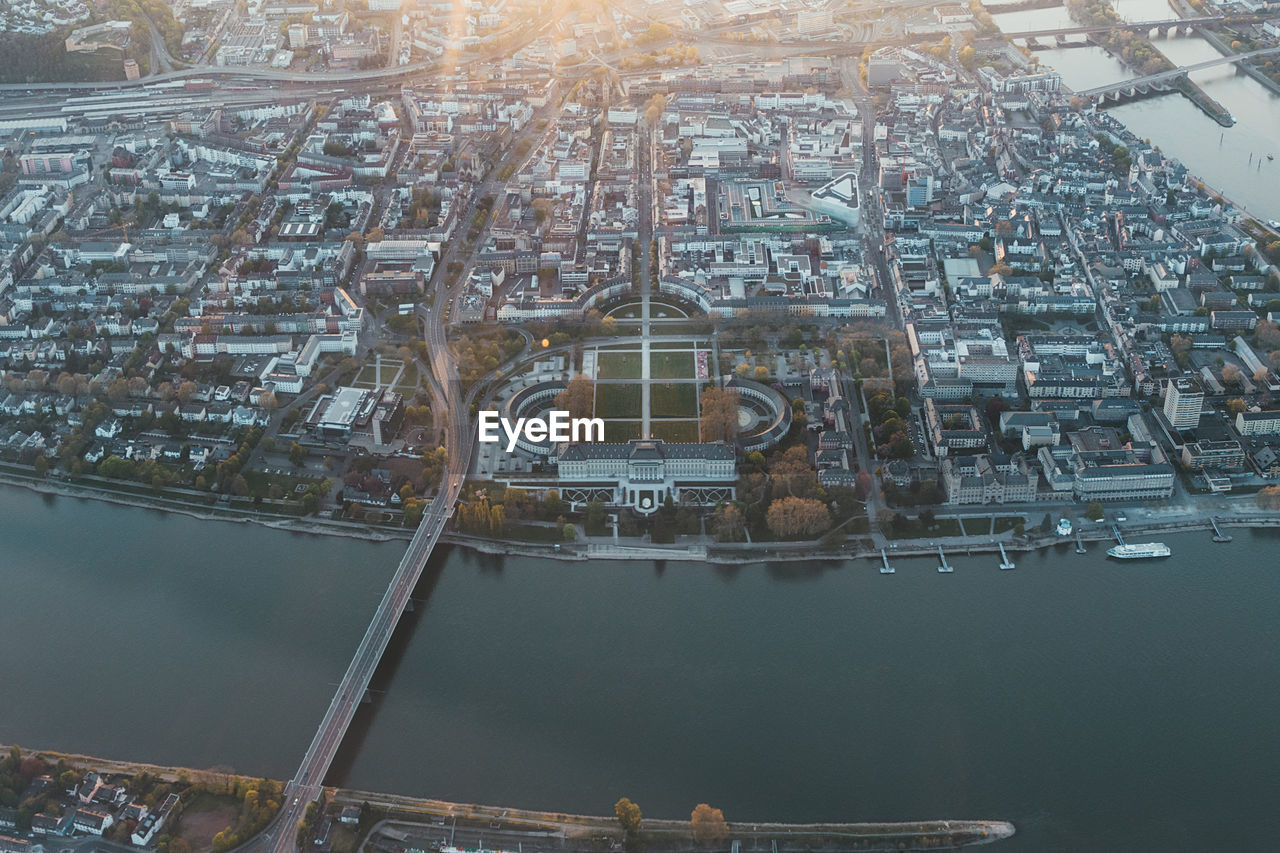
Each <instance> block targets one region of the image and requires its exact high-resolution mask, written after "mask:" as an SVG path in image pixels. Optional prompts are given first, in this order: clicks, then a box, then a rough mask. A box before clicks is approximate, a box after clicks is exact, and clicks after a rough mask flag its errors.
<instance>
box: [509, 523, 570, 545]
mask: <svg viewBox="0 0 1280 853" xmlns="http://www.w3.org/2000/svg"><path fill="white" fill-rule="evenodd" d="M502 536H503V538H505V539H515V540H516V541H519V542H563V541H565V540H564V528H563V527H549V526H547V525H544V524H520V523H513V522H510V521H509V522H507V524H506V526H505V527H504V528H503V530H502Z"/></svg>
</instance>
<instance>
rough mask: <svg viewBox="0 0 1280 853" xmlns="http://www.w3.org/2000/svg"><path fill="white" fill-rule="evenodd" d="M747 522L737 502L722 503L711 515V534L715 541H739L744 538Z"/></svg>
mask: <svg viewBox="0 0 1280 853" xmlns="http://www.w3.org/2000/svg"><path fill="white" fill-rule="evenodd" d="M746 532H747V522H746V519H745V518H743V516H742V510H740V509H738V506H737V504H731V503H724V504H721V505H720V506H718V507H716V511H715V512H714V513H713V514H712V516H711V535H712V536H715V537H716V541H717V542H741V541H742V540H743V539H745V538H746Z"/></svg>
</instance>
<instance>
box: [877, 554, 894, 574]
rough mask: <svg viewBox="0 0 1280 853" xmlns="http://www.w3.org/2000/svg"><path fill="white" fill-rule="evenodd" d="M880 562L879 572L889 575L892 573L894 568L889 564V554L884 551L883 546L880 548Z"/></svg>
mask: <svg viewBox="0 0 1280 853" xmlns="http://www.w3.org/2000/svg"><path fill="white" fill-rule="evenodd" d="M880 562H881V566H880V574H882V575H891V574H893V573H894V571H895V569H894V568H893V566H891V565H889V555H888V554H886V553H885V552H884V549H883V548H881V549H880Z"/></svg>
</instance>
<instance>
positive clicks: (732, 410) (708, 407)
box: [700, 386, 738, 441]
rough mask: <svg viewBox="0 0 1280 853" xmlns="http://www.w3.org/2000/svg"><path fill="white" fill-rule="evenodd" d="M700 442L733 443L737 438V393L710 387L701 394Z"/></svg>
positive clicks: (731, 390) (728, 389)
mask: <svg viewBox="0 0 1280 853" xmlns="http://www.w3.org/2000/svg"><path fill="white" fill-rule="evenodd" d="M700 402H701V405H702V423H701V431H702V440H703V441H733V440H734V439H735V438H737V436H738V392H737V391H735V390H734V389H732V388H717V387H715V386H712V387H710V388H708V389H707V390H705V391H703V392H702V398H701V401H700Z"/></svg>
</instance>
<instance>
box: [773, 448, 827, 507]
mask: <svg viewBox="0 0 1280 853" xmlns="http://www.w3.org/2000/svg"><path fill="white" fill-rule="evenodd" d="M769 480H770V483H771V485H772V494H773V496H774V497H775V498H784V497H802V498H803V497H810V496H812V495H813V494H814V493H816V492H817V490H818V472H817V471H815V470H814V468H813V466H812V465H810V464H809V451H808V449H807V448H806V447H805V446H804V445H803V444H799V445H796V446H795V447H790V448H788V449H787V450H785V451H783V452H782V453H780V454H778V455H777V456H775V457H773V459H772V461H771V462H770V463H769Z"/></svg>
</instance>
